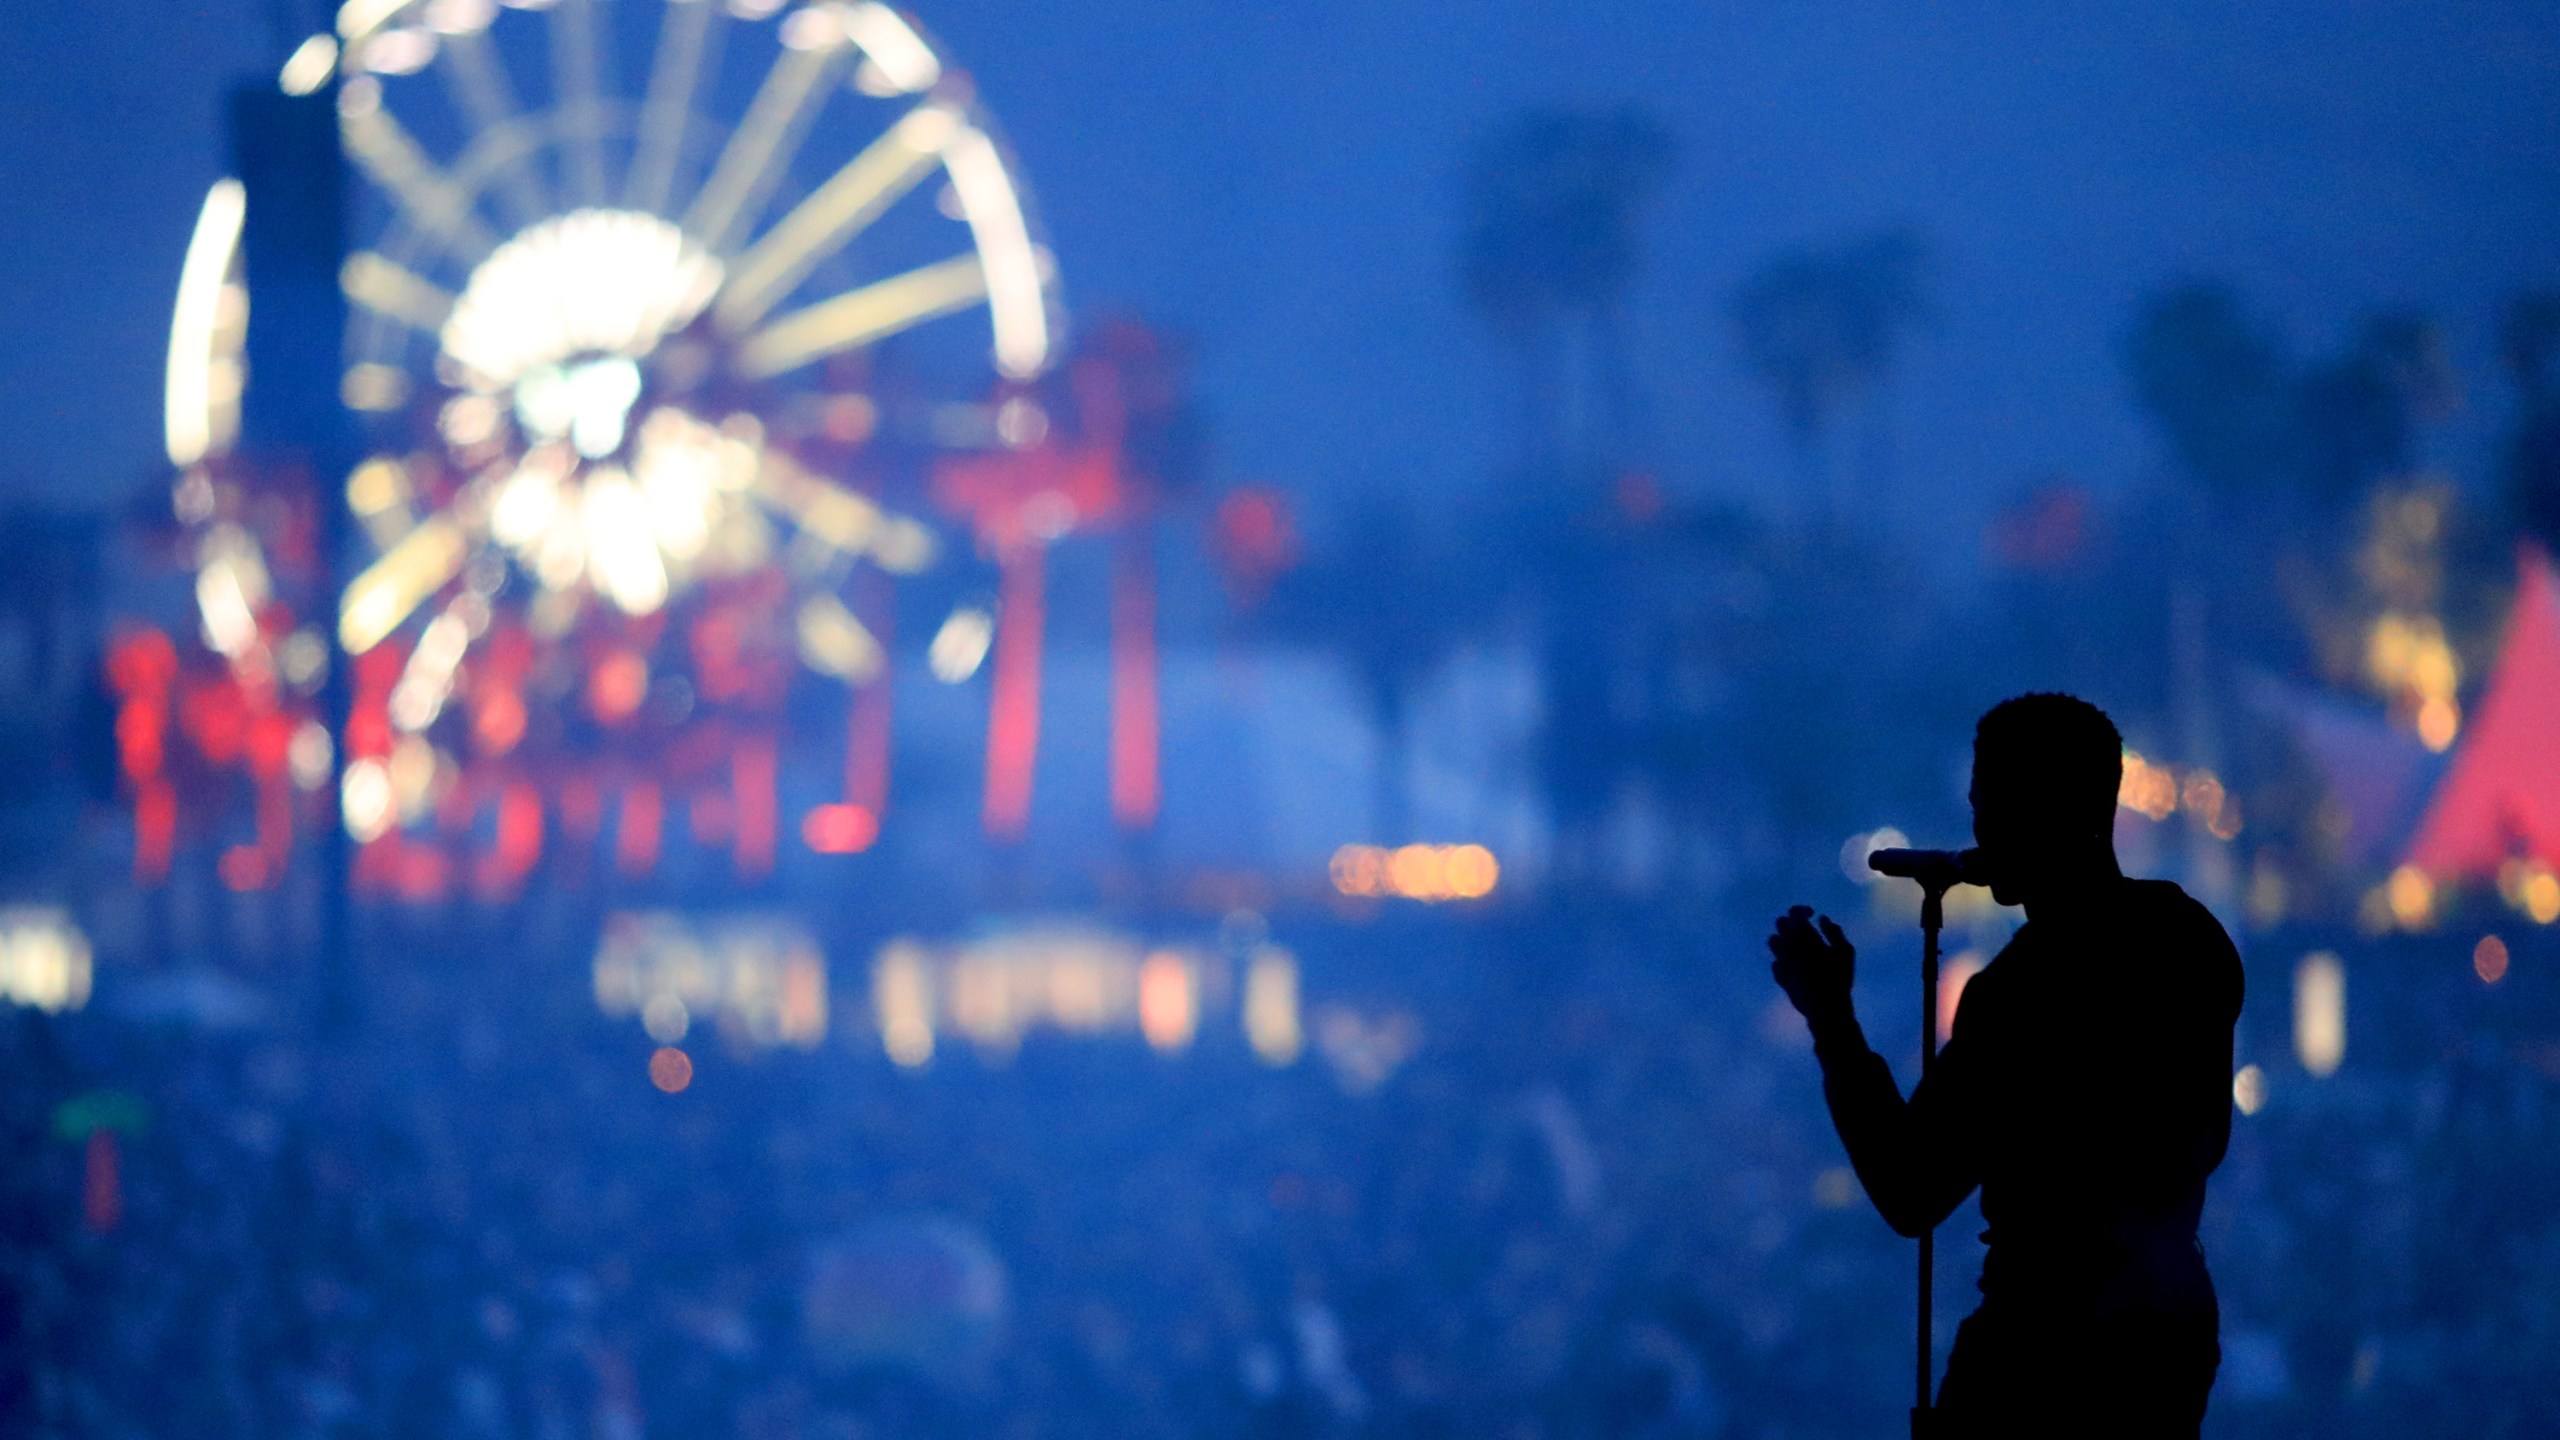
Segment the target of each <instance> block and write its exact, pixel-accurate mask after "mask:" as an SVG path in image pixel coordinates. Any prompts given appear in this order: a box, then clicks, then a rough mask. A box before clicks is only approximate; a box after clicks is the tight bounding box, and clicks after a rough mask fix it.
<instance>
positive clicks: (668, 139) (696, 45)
mask: <svg viewBox="0 0 2560 1440" xmlns="http://www.w3.org/2000/svg"><path fill="white" fill-rule="evenodd" d="M718 16H719V8H718V7H717V6H716V5H714V4H713V3H712V0H668V4H667V13H666V18H665V19H664V20H663V21H661V22H660V24H659V28H658V49H657V54H656V58H655V59H654V60H653V61H652V62H651V67H650V71H649V91H648V97H647V98H646V99H645V100H644V101H642V103H641V108H640V138H639V145H638V148H637V149H636V151H635V152H634V153H633V155H632V158H631V174H630V176H629V178H628V180H627V181H626V182H625V187H624V191H623V197H622V203H623V204H625V205H627V206H629V207H631V208H632V209H635V210H645V211H647V212H648V213H650V214H652V215H655V214H657V213H659V212H660V211H661V210H663V209H665V208H666V204H667V198H668V196H670V195H672V194H673V193H674V192H675V178H676V160H677V158H678V157H679V156H680V155H681V154H682V153H683V151H684V134H685V129H686V127H687V126H688V125H689V124H690V123H691V122H692V120H693V91H694V86H695V85H696V84H697V83H698V82H699V80H700V78H701V75H702V72H703V70H704V69H705V68H706V67H707V66H710V65H713V64H716V63H717V61H718V59H719V54H720V36H721V34H722V31H721V30H719V29H718V28H716V27H714V25H713V24H712V22H713V21H714V20H715V19H717V18H718Z"/></svg>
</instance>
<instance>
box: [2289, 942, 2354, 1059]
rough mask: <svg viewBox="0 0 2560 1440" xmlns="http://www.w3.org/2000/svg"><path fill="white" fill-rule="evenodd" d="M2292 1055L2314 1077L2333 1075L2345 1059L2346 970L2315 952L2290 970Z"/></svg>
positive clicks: (2332, 958) (2323, 953)
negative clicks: (2291, 984)
mask: <svg viewBox="0 0 2560 1440" xmlns="http://www.w3.org/2000/svg"><path fill="white" fill-rule="evenodd" d="M2293 1052H2294V1055H2295V1056H2296V1057H2297V1058H2298V1059H2300V1060H2301V1061H2302V1068H2303V1069H2305V1070H2308V1071H2310V1072H2311V1073H2312V1074H2314V1075H2334V1074H2336V1073H2337V1072H2338V1066H2339V1064H2340V1063H2341V1062H2343V1061H2344V1060H2345V1059H2346V1058H2347V970H2346V966H2345V965H2343V964H2342V963H2340V962H2339V959H2338V957H2337V956H2336V955H2335V954H2332V953H2331V952H2329V951H2327V950H2315V951H2313V952H2311V953H2310V954H2308V955H2305V956H2303V957H2302V962H2301V963H2300V964H2298V965H2296V966H2294V967H2293Z"/></svg>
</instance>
